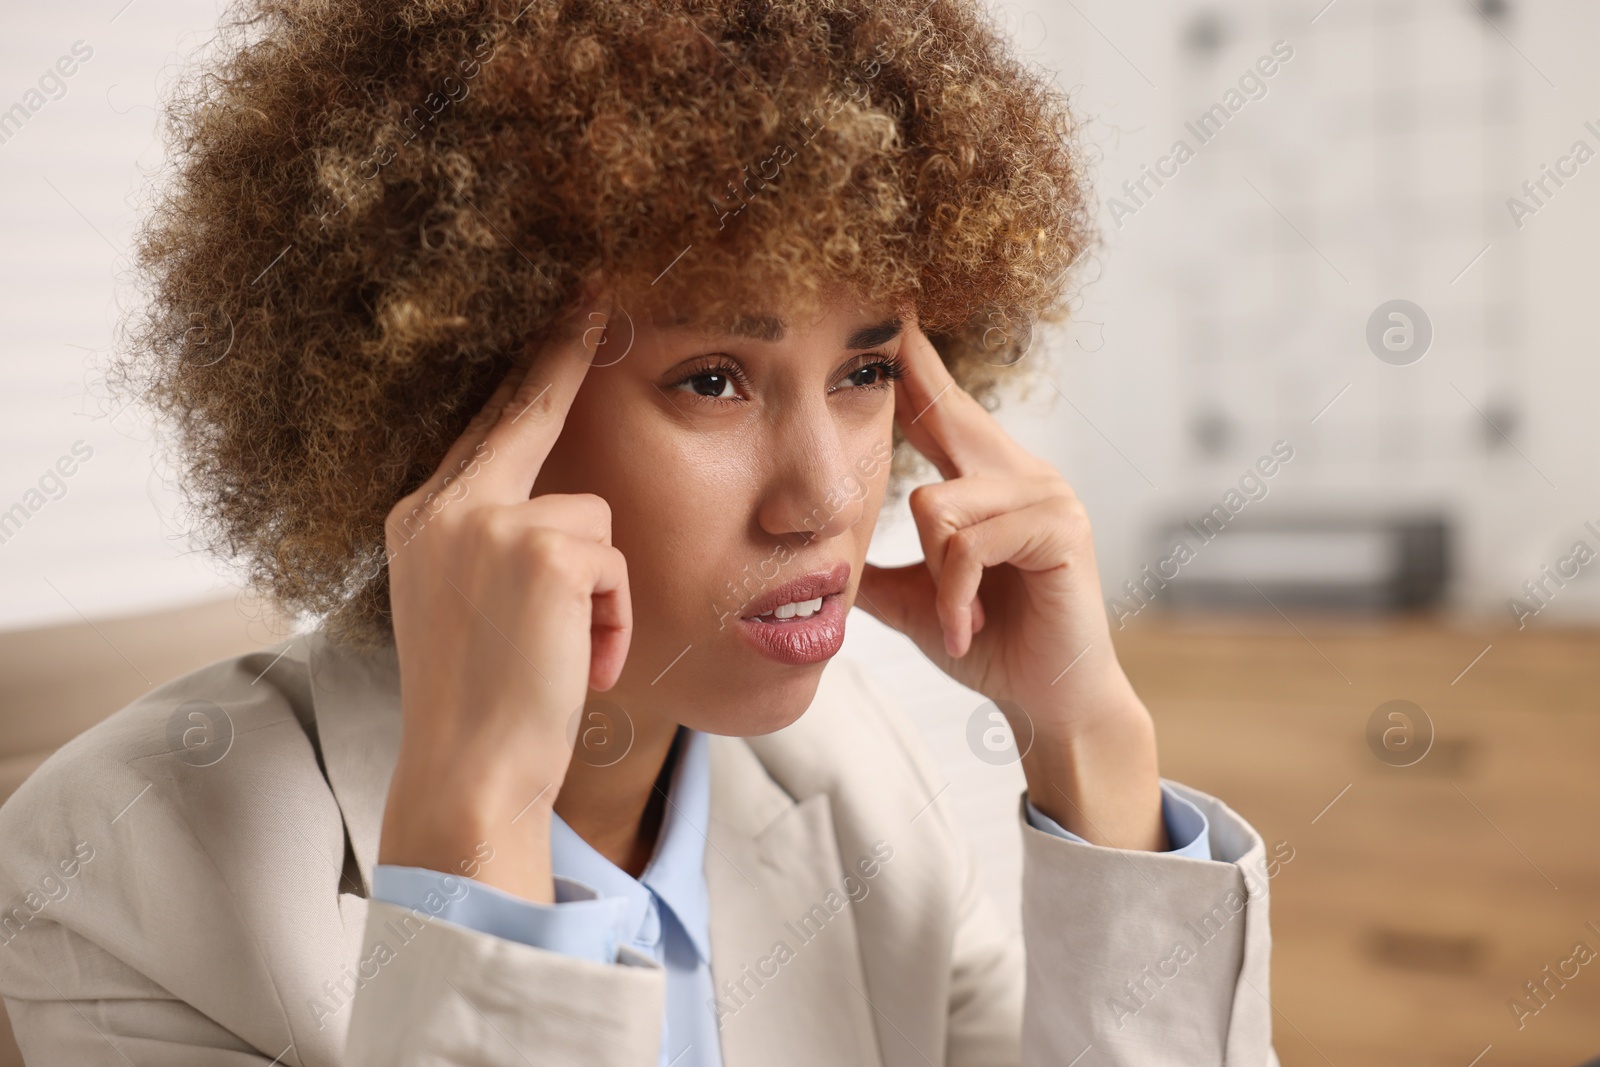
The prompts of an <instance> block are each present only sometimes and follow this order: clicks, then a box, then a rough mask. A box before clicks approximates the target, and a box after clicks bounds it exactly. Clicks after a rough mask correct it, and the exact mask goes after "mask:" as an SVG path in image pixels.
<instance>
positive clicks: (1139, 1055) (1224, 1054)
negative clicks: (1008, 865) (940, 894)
mask: <svg viewBox="0 0 1600 1067" xmlns="http://www.w3.org/2000/svg"><path fill="white" fill-rule="evenodd" d="M1163 785H1164V786H1165V787H1166V788H1167V789H1170V790H1171V791H1173V792H1174V793H1175V794H1176V795H1177V796H1179V797H1181V798H1182V799H1184V800H1187V801H1188V802H1189V803H1191V804H1193V805H1194V806H1195V807H1197V808H1198V809H1199V810H1200V811H1201V812H1202V813H1203V814H1204V815H1205V817H1206V819H1207V822H1208V823H1209V825H1210V840H1211V857H1210V858H1209V859H1201V858H1193V857H1188V856H1182V855H1176V854H1173V853H1152V852H1140V851H1131V850H1123V849H1114V848H1105V847H1102V846H1098V845H1091V844H1088V843H1084V842H1078V841H1072V840H1069V839H1066V838H1063V837H1059V836H1056V835H1052V834H1048V833H1045V832H1043V831H1041V830H1039V829H1037V828H1035V827H1034V826H1033V825H1031V824H1030V823H1029V822H1028V819H1027V817H1026V813H1025V809H1024V805H1025V804H1026V799H1025V796H1024V798H1023V799H1021V800H1019V803H1018V818H1019V821H1020V822H1021V824H1022V839H1023V875H1022V929H1023V940H1024V942H1025V946H1026V954H1027V962H1028V966H1027V991H1026V995H1025V998H1024V1003H1023V1020H1022V1054H1021V1062H1022V1064H1023V1067H1045V1065H1046V1064H1050V1065H1056V1067H1059V1065H1061V1064H1068V1063H1073V1062H1076V1060H1077V1059H1078V1057H1080V1056H1082V1055H1083V1054H1084V1052H1085V1051H1086V1050H1088V1049H1091V1048H1092V1049H1093V1050H1094V1053H1095V1056H1094V1062H1095V1063H1097V1064H1115V1065H1119V1067H1120V1065H1125V1067H1180V1065H1181V1067H1193V1065H1196V1064H1217V1065H1221V1064H1224V1063H1226V1064H1228V1065H1229V1067H1233V1065H1239V1067H1277V1065H1278V1060H1277V1056H1276V1054H1275V1053H1274V1052H1273V1049H1272V1007H1271V1003H1270V1001H1269V999H1268V998H1269V997H1270V995H1271V990H1270V987H1269V984H1268V962H1269V956H1270V953H1271V939H1270V934H1269V932H1268V921H1267V901H1268V896H1267V893H1268V889H1267V887H1268V882H1269V880H1270V878H1271V877H1272V875H1274V874H1276V873H1277V870H1278V868H1279V864H1278V863H1276V862H1272V863H1269V862H1268V859H1267V855H1266V849H1265V846H1264V844H1263V842H1262V840H1261V838H1260V836H1259V835H1258V834H1257V833H1256V832H1255V830H1254V829H1253V828H1252V827H1251V826H1250V824H1249V823H1247V822H1246V821H1245V820H1244V819H1243V818H1241V817H1240V816H1239V815H1238V814H1237V813H1236V812H1234V811H1233V810H1232V809H1231V808H1229V807H1228V806H1227V805H1226V804H1224V803H1222V802H1221V801H1219V800H1217V799H1216V798H1214V797H1210V796H1207V795H1206V794H1204V793H1201V792H1199V791H1198V790H1194V789H1189V788H1187V787H1185V786H1182V785H1178V784H1177V783H1173V782H1164V783H1163Z"/></svg>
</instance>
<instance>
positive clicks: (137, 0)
mask: <svg viewBox="0 0 1600 1067" xmlns="http://www.w3.org/2000/svg"><path fill="white" fill-rule="evenodd" d="M991 8H992V10H993V13H994V18H995V20H996V21H997V23H998V24H999V25H1000V26H1002V27H1003V28H1004V30H1005V32H1006V33H1007V34H1008V36H1010V38H1011V39H1012V40H1013V42H1014V43H1015V47H1016V48H1017V50H1018V52H1019V53H1021V54H1022V55H1023V56H1024V57H1025V58H1026V59H1027V61H1029V62H1031V63H1033V64H1036V65H1038V66H1039V67H1041V68H1043V69H1045V70H1047V71H1048V72H1050V73H1051V74H1052V75H1053V76H1054V77H1055V78H1056V80H1057V83H1058V84H1059V85H1060V86H1061V87H1062V89H1063V90H1065V91H1068V92H1070V93H1071V94H1072V95H1073V97H1074V98H1075V100H1076V101H1077V106H1078V109H1079V112H1080V114H1081V115H1082V117H1083V119H1084V127H1083V132H1084V137H1085V148H1086V153H1087V159H1088V161H1089V162H1090V164H1091V165H1092V167H1093V169H1094V173H1095V178H1096V189H1097V194H1098V197H1099V201H1100V213H1099V218H1100V223H1101V226H1102V229H1103V231H1104V244H1103V246H1102V247H1100V248H1099V249H1097V250H1095V252H1094V253H1093V254H1091V255H1089V256H1086V257H1085V260H1084V262H1083V264H1082V271H1083V282H1082V287H1081V292H1080V297H1079V299H1080V304H1081V306H1080V308H1079V311H1078V315H1077V319H1076V321H1075V322H1074V323H1073V324H1072V325H1071V326H1070V327H1068V328H1067V329H1065V330H1063V331H1059V332H1057V333H1054V334H1050V335H1045V334H1042V333H1041V334H1039V335H1038V336H1036V338H1035V342H1034V347H1033V349H1032V350H1031V351H1030V353H1029V355H1028V357H1027V358H1028V359H1029V360H1031V361H1034V362H1035V363H1036V364H1037V368H1036V369H1038V370H1040V371H1041V372H1042V373H1041V374H1040V376H1039V379H1038V381H1037V384H1036V385H1035V387H1034V388H1033V389H1032V391H1031V393H1030V394H1029V395H1028V396H1026V397H1023V398H1017V399H1014V400H1011V401H1009V402H1008V403H1007V404H1006V406H1005V407H1004V408H1003V411H1002V416H1003V418H1004V420H1005V421H1006V423H1007V425H1008V426H1010V427H1011V428H1012V429H1013V430H1014V432H1016V433H1017V434H1018V436H1019V437H1020V438H1021V439H1022V440H1023V441H1024V442H1025V443H1026V444H1027V445H1028V446H1029V447H1030V448H1032V449H1034V450H1035V451H1037V452H1038V453H1039V454H1041V455H1045V456H1048V457H1049V458H1051V459H1052V460H1053V461H1054V462H1056V463H1057V464H1058V466H1059V467H1060V468H1061V470H1062V471H1063V473H1064V474H1065V475H1066V476H1067V477H1068V479H1069V480H1070V481H1071V482H1072V483H1073V485H1074V487H1075V488H1076V489H1077V491H1078V492H1079V494H1080V495H1081V496H1082V497H1083V498H1084V500H1085V501H1086V503H1087V504H1088V506H1089V509H1090V514H1091V516H1092V517H1093V519H1094V521H1095V529H1096V545H1097V551H1098V554H1099V563H1100V568H1101V579H1102V583H1103V585H1104V587H1105V593H1106V596H1107V611H1108V614H1109V616H1110V617H1111V618H1112V620H1113V622H1112V627H1113V634H1114V636H1115V638H1116V640H1117V645H1118V652H1119V655H1120V656H1121V658H1122V660H1123V663H1124V665H1125V666H1126V668H1127V670H1128V672H1129V674H1130V675H1131V676H1132V677H1133V679H1134V682H1135V684H1136V685H1137V686H1138V688H1139V690H1140V692H1141V694H1142V695H1143V696H1144V698H1145V700H1146V702H1147V704H1148V705H1149V706H1150V708H1151V711H1152V713H1153V714H1154V715H1155V717H1156V719H1157V722H1158V726H1159V729H1160V738H1161V745H1162V766H1163V771H1164V773H1165V774H1166V775H1167V776H1168V777H1170V778H1174V779H1177V780H1180V781H1183V782H1186V783H1188V784H1191V785H1194V786H1196V787H1198V788H1201V789H1204V790H1206V791H1208V792H1211V793H1213V794H1216V795H1218V796H1220V797H1222V798H1223V799H1225V800H1226V801H1228V802H1229V803H1230V804H1231V805H1232V806H1233V807H1235V808H1236V809H1238V810H1239V811H1240V812H1241V813H1242V814H1244V815H1245V816H1246V817H1247V818H1248V819H1250V821H1251V822H1252V823H1253V824H1254V825H1255V826H1256V827H1257V828H1258V829H1259V830H1260V831H1261V834H1262V836H1263V837H1264V838H1265V839H1266V841H1267V843H1268V846H1269V850H1270V849H1272V848H1273V847H1274V846H1275V845H1279V843H1282V844H1281V847H1280V848H1279V850H1278V852H1277V854H1278V855H1280V856H1282V855H1289V856H1292V859H1290V860H1288V861H1287V862H1283V863H1282V864H1281V866H1280V867H1279V869H1278V871H1277V873H1276V875H1275V876H1274V878H1273V882H1272V922H1273V930H1274V938H1275V951H1274V958H1273V967H1274V971H1273V985H1272V989H1271V991H1270V996H1271V999H1272V1002H1273V1006H1274V1009H1275V1032H1276V1038H1275V1041H1276V1046H1277V1048H1278V1051H1279V1055H1280V1056H1281V1057H1282V1060H1283V1063H1284V1064H1285V1067H1300V1065H1310V1064H1321V1063H1330V1064H1339V1065H1345V1064H1363V1065H1390V1064H1392V1065H1396V1067H1398V1065H1406V1067H1414V1065H1435V1064H1437V1065H1456V1067H1469V1065H1477V1064H1482V1065H1485V1067H1488V1065H1494V1064H1529V1065H1551V1067H1576V1065H1578V1064H1580V1063H1584V1062H1586V1061H1587V1060H1588V1059H1590V1058H1591V1057H1594V1056H1600V963H1597V964H1594V965H1590V966H1583V965H1581V964H1580V963H1579V962H1577V961H1578V960H1579V959H1580V958H1585V959H1586V958H1588V957H1586V956H1584V953H1583V952H1580V951H1579V950H1580V947H1581V948H1583V949H1585V950H1587V951H1588V955H1589V956H1592V955H1593V953H1594V952H1600V831H1597V828H1596V820H1595V815H1596V813H1597V810H1600V803H1597V802H1600V776H1597V774H1596V769H1595V767H1596V757H1597V756H1600V655H1597V653H1600V631H1597V630H1596V629H1595V627H1596V626H1597V624H1600V580H1597V579H1596V577H1595V574H1596V572H1600V491H1597V490H1600V464H1597V463H1596V462H1595V453H1596V451H1597V448H1600V428H1597V424H1596V420H1595V418H1594V415H1593V412H1592V407H1593V402H1594V397H1595V396H1596V393H1597V386H1600V359H1597V358H1596V351H1595V349H1596V342H1595V328H1594V322H1593V315H1594V308H1595V305H1596V302H1595V298H1594V292H1595V283H1596V281H1597V280H1600V269H1597V267H1596V263H1595V257H1596V253H1595V248H1594V238H1595V236H1596V234H1600V158H1597V156H1600V68H1597V66H1596V65H1595V63H1594V62H1593V53H1594V49H1595V46H1596V45H1597V44H1600V8H1597V7H1596V6H1595V5H1593V4H1588V3H1580V2H1578V0H1543V2H1539V3H1533V2H1527V0H1332V2H1328V0H1305V2H1301V0H1296V2H1293V3H1289V2H1249V3H1246V2H1243V0H1238V2H1234V0H1222V2H1207V3H1188V2H1168V0H1140V2H1137V3H1116V2H1114V0H1029V2H1013V0H1005V2H1000V3H992V4H991ZM217 15H218V8H217V6H216V5H215V4H214V3H213V2H212V0H107V2H100V0H95V2H94V3H91V4H87V5H73V6H72V7H71V8H56V7H53V6H46V7H26V8H19V9H17V10H13V11H10V12H8V14H7V17H6V24H7V25H6V28H7V32H6V33H5V34H3V35H0V232H4V233H5V234H6V240H5V242H4V243H3V245H0V323H3V325H0V331H3V333H0V337H3V341H4V343H3V345H0V367H3V374H4V381H5V388H4V390H3V391H0V798H3V797H4V796H5V795H7V794H8V793H9V792H10V790H11V789H13V788H14V787H15V785H16V783H17V782H19V781H21V779H22V778H23V777H25V776H26V775H27V773H29V772H30V771H31V770H32V768H33V767H34V766H36V765H37V764H38V762H39V761H40V760H42V759H43V758H44V756H45V755H47V754H48V753H49V752H50V751H51V750H53V748H54V747H56V746H58V745H59V744H60V743H62V742H63V741H64V740H66V739H67V738H68V737H70V736H72V735H73V734H74V733H76V732H78V731H80V730H82V729H84V728H85V727H87V726H89V725H91V724H92V723H94V722H95V721H98V720H99V719H100V718H103V717H104V716H105V715H106V714H109V713H110V712H111V711H113V710H115V709H116V708H117V707H119V706H121V705H122V704H123V703H126V702H127V701H128V700H130V699H132V698H133V697H135V696H137V695H138V694H139V693H141V692H143V691H144V690H145V689H146V688H148V687H149V686H150V685H152V684H159V683H160V682H162V681H164V680H166V679H167V678H170V677H172V676H174V675H176V674H179V673H182V672H184V671H187V670H190V669H193V668H194V667H196V666H199V665H201V664H203V663H206V662H210V661H211V660H214V659H217V658H221V657H222V656H226V655H230V654H233V653H235V652H237V651H240V650H243V649H245V648H248V647H251V646H253V645H256V644H268V643H272V642H274V641H276V640H279V639H280V637H281V636H282V635H281V634H280V633H279V632H278V630H277V629H275V628H274V626H273V625H272V624H271V623H270V622H269V621H268V620H266V619H265V618H264V617H263V615H262V613H261V611H260V609H259V608H258V607H257V606H254V605H252V604H251V603H250V602H249V601H248V600H246V599H244V598H241V597H240V596H239V595H238V590H237V589H236V588H235V587H234V586H233V585H232V584H230V581H229V578H228V575H227V572H226V570H225V569H223V568H221V567H219V566H218V565H217V564H215V563H213V562H211V561H208V560H206V559H205V558H203V557H199V556H197V555H195V554H194V553H192V552H191V551H190V549H189V546H188V544H187V542H186V540H185V538H184V534H183V531H182V529H181V528H180V526H179V525H178V523H177V520H176V519H175V518H174V505H175V503H176V500H177V497H176V495H175V493H174V492H173V490H172V487H170V486H168V485H166V484H164V483H163V480H162V478H161V476H160V473H159V472H158V471H157V469H156V468H155V466H154V465H153V462H152V441H151V434H150V430H149V427H148V425H147V423H146V422H145V420H144V419H143V417H142V416H141V415H140V413H139V412H137V411H124V410H118V409H117V408H116V407H114V406H113V405H111V404H109V403H107V402H106V400H105V391H104V388H103V386H102V384H101V383H100V381H99V363H98V361H99V360H100V359H101V358H102V357H103V355H104V353H105V352H106V351H107V350H108V348H109V346H110V344H111V343H112V338H113V328H114V324H115V321H116V319H117V316H118V313H119V308H120V307H121V306H123V305H124V304H125V302H126V301H127V300H128V299H129V296H128V291H127V288H126V278H125V277H124V275H123V272H124V270H125V267H126V263H127V260H126V252H127V249H128V248H129V245H130V241H131V235H132V233H133V229H134V227H135V225H136V222H137V218H138V207H139V196H140V190H141V189H142V187H143V183H144V180H145V177H146V175H147V173H148V172H149V171H150V170H152V169H153V168H155V167H156V166H158V165H159V163H160V161H161V149H160V144H159V141H158V140H157V137H156V125H155V123H156V118H157V115H156V111H155V107H156V106H157V104H158V101H159V99H160V94H161V91H162V89H163V87H164V86H165V85H166V84H167V82H168V80H169V79H170V77H171V75H172V73H173V71H174V69H175V65H176V64H178V63H180V62H181V61H182V59H183V57H184V56H186V55H187V54H188V53H189V52H190V51H191V50H193V49H194V48H195V47H197V46H198V45H200V44H202V43H203V42H204V41H205V40H206V39H207V38H208V37H209V36H210V33H211V30H212V27H213V26H214V25H215V22H216V19H217ZM918 556H919V552H918V549H917V542H916V538H915V533H914V530H913V529H912V527H911V523H910V521H909V517H908V516H907V515H906V514H905V512H904V508H903V504H902V506H900V507H899V508H897V509H895V510H894V511H892V512H890V513H887V514H886V515H885V517H884V520H883V524H882V528H881V531H880V536H879V540H878V543H877V544H876V546H875V549H874V553H873V557H872V558H873V560H874V562H878V563H898V562H905V561H909V560H912V559H915V558H917V557H918ZM845 654H846V655H848V656H852V657H855V658H857V659H859V660H862V661H863V662H865V663H866V664H867V666H868V667H869V669H870V670H871V671H872V672H873V673H874V675H875V676H876V677H877V678H879V679H880V680H881V682H882V688H883V689H884V690H885V691H886V692H889V693H892V694H893V695H894V697H895V698H896V699H897V700H899V701H900V702H901V703H902V704H903V705H905V706H906V707H907V709H908V710H909V711H910V713H911V714H912V716H913V717H914V719H915V720H916V721H917V723H918V725H919V726H920V727H921V728H922V730H923V732H924V735H925V736H926V738H927V740H928V743H929V745H930V747H931V748H932V749H933V751H934V753H935V755H936V756H937V757H938V759H939V761H940V764H941V766H942V768H943V771H944V773H945V775H946V776H947V779H948V782H949V784H948V787H947V788H946V789H945V790H944V792H943V793H941V794H940V798H939V801H938V802H939V803H941V804H947V805H949V806H950V807H951V809H952V810H953V811H954V812H956V813H957V815H958V816H959V818H960V819H961V820H962V821H963V823H964V824H965V825H966V827H967V828H968V830H969V832H970V835H971V837H972V840H973V843H974V847H975V848H977V849H978V850H979V853H980V855H981V856H982V859H983V861H984V870H985V875H986V877H987V878H988V881H989V885H990V889H991V892H992V893H993V895H994V896H995V898H996V899H997V900H998V901H999V902H1000V903H1001V905H1002V907H1003V909H1004V911H1005V914H1006V915H1007V917H1008V920H1009V921H1010V922H1012V923H1013V924H1016V923H1017V922H1018V918H1017V912H1018V888H1019V886H1018V877H1019V873H1020V839H1019V836H1018V825H1017V821H1016V798H1017V793H1018V792H1019V791H1020V790H1021V788H1022V784H1023V781H1022V775H1021V772H1020V769H1019V768H1018V767H1017V765H1016V763H1015V760H1014V759H1007V758H1005V755H1004V753H1001V754H1000V755H999V756H998V757H997V756H996V753H995V752H994V751H992V750H980V748H979V747H975V746H973V745H970V744H969V741H968V738H969V737H971V736H973V734H972V732H971V729H970V727H971V726H972V724H973V723H974V721H978V722H987V721H988V720H987V714H988V711H989V710H992V709H989V708H986V706H985V704H984V701H983V699H982V698H981V697H980V696H978V695H977V694H974V693H971V692H970V691H967V690H965V689H962V688H961V687H959V686H956V685H955V684H954V683H952V682H950V681H949V680H948V679H945V678H944V677H943V676H942V675H941V674H939V673H938V672H937V671H936V670H934V669H933V668H932V667H931V666H930V665H928V664H927V662H926V661H925V660H923V659H922V657H921V656H920V654H919V653H917V652H916V651H915V649H914V648H912V646H911V645H910V643H909V642H907V641H906V640H905V639H903V638H901V637H899V636H898V635H896V634H894V633H892V632H890V631H887V630H886V629H884V628H883V627H881V626H879V625H878V624H877V623H876V622H875V621H873V620H872V619H870V618H868V617H867V616H865V615H864V614H863V613H860V612H857V613H856V615H855V616H854V617H853V619H852V622H851V634H850V637H849V640H848V642H847V646H846V652H845ZM1013 751H1014V750H1013ZM1574 969H1576V976H1575V977H1574V976H1573V974H1574ZM1552 975H1555V976H1556V977H1555V978H1552V977H1551V976H1552ZM1561 975H1565V976H1566V977H1565V978H1562V977H1560V976H1561ZM1261 992H1262V994H1267V991H1266V990H1263V991H1261ZM8 1055H10V1053H9V1050H8V1045H7V1042H6V1039H5V1034H4V1033H3V1032H0V1065H3V1064H5V1063H6V1062H7V1059H6V1057H7V1056H8ZM12 1062H15V1061H12ZM1090 1062H1092V1061H1090V1060H1086V1061H1085V1067H1088V1064H1089V1063H1090Z"/></svg>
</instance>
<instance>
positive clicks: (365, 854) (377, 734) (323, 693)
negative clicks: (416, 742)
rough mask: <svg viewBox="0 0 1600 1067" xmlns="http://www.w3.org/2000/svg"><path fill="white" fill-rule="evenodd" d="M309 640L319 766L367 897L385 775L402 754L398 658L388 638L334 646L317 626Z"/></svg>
mask: <svg viewBox="0 0 1600 1067" xmlns="http://www.w3.org/2000/svg"><path fill="white" fill-rule="evenodd" d="M308 641H309V642H310V646H309V650H308V662H309V664H310V675H311V693H312V701H313V703H314V704H315V707H316V716H317V738H318V742H319V747H320V748H321V750H322V763H323V768H324V770H325V771H326V772H327V775H328V784H329V785H330V786H331V787H332V788H333V795H334V798H335V799H336V800H337V801H338V802H339V810H340V812H341V813H342V814H343V815H344V825H345V832H346V833H347V834H348V835H349V837H350V850H351V852H352V853H354V855H355V860H356V866H357V868H358V869H359V871H360V875H361V891H362V895H363V896H367V897H370V896H371V895H372V868H373V866H374V865H376V864H377V862H378V837H379V834H380V832H381V830H382V828H383V809H384V806H385V805H386V804H387V802H388V798H389V779H390V778H391V777H392V776H393V774H394V766H395V762H396V761H397V760H398V759H399V757H400V665H399V659H398V658H397V656H396V654H395V649H394V646H393V645H392V644H391V645H385V646H383V647H381V648H378V649H373V650H363V651H359V652H357V651H351V650H346V649H335V648H334V647H333V646H332V645H330V644H329V643H328V640H327V638H326V636H324V634H323V633H322V631H321V630H318V631H316V632H314V633H312V634H311V635H310V636H309V637H308Z"/></svg>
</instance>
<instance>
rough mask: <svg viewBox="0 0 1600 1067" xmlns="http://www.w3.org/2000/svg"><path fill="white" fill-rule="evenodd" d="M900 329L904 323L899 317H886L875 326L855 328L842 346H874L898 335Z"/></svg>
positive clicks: (891, 339)
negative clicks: (886, 318)
mask: <svg viewBox="0 0 1600 1067" xmlns="http://www.w3.org/2000/svg"><path fill="white" fill-rule="evenodd" d="M902 329H904V324H903V323H902V322H901V321H900V320H899V319H888V320H886V321H884V322H880V323H878V324H877V325H876V326H865V327H863V328H861V329H859V330H857V331H856V332H855V333H853V334H851V335H850V339H849V340H847V341H846V342H845V343H844V346H845V347H846V348H849V349H856V348H876V347H877V346H878V345H881V344H885V343H887V342H889V341H893V340H894V339H895V338H896V337H899V336H900V331H901V330H902Z"/></svg>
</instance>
